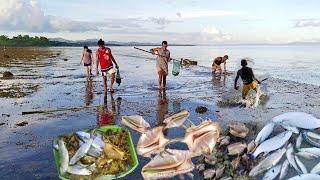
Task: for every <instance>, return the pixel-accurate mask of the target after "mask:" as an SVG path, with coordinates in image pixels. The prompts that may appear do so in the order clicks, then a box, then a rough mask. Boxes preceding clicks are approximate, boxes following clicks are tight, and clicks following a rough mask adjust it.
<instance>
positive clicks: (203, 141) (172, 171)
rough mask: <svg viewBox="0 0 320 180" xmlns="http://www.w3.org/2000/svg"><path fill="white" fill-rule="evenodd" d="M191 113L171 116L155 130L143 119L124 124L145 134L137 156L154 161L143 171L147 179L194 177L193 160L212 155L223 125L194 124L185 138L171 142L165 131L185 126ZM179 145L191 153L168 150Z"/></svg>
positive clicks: (125, 119) (133, 118)
mask: <svg viewBox="0 0 320 180" xmlns="http://www.w3.org/2000/svg"><path fill="white" fill-rule="evenodd" d="M188 117H189V112H188V111H186V110H182V111H180V112H178V113H176V114H173V115H170V116H168V117H167V118H166V119H165V120H164V121H163V122H164V124H165V125H164V126H157V127H154V128H151V127H150V125H149V123H147V122H146V121H145V120H144V119H143V118H142V117H141V116H123V117H122V124H124V125H126V126H128V127H130V128H132V129H133V130H136V131H138V132H140V133H141V136H140V139H139V141H138V143H137V153H138V154H139V155H141V156H143V157H149V158H151V160H150V162H149V163H148V164H146V165H145V166H144V167H143V168H142V172H141V173H142V176H143V177H144V178H145V179H163V178H170V177H174V176H176V175H182V174H188V175H190V176H192V174H190V172H191V171H192V170H193V169H194V168H195V165H194V164H193V163H192V161H191V158H193V157H196V156H200V155H203V154H210V153H211V152H212V151H213V149H214V147H215V145H216V142H217V140H218V138H219V136H220V131H221V128H220V124H219V123H217V122H213V121H212V120H205V121H202V122H201V123H200V124H199V125H194V124H191V125H190V126H189V127H185V128H186V133H185V136H184V138H179V139H178V138H177V139H167V138H166V137H165V136H164V134H163V130H164V129H168V128H173V127H180V126H184V125H183V124H184V122H185V121H186V120H187V118H188ZM175 142H183V143H185V144H186V145H187V146H188V149H189V150H177V149H168V148H166V146H167V145H168V144H171V143H175Z"/></svg>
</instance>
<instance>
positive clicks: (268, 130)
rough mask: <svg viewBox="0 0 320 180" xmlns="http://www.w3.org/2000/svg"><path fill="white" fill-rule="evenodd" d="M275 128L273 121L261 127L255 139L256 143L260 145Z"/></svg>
mask: <svg viewBox="0 0 320 180" xmlns="http://www.w3.org/2000/svg"><path fill="white" fill-rule="evenodd" d="M273 128H274V123H272V122H271V123H268V124H267V125H265V126H264V127H263V128H262V129H261V131H260V132H259V133H258V135H257V137H256V139H255V140H254V142H255V143H256V145H259V144H260V143H261V142H263V141H264V140H266V139H267V138H268V137H269V136H270V134H271V133H272V131H273Z"/></svg>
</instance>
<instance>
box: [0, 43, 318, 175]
mask: <svg viewBox="0 0 320 180" xmlns="http://www.w3.org/2000/svg"><path fill="white" fill-rule="evenodd" d="M51 50H52V51H61V54H60V55H59V56H57V57H52V58H50V57H49V58H39V61H37V63H38V64H39V66H33V65H32V62H33V61H25V60H24V61H22V62H23V66H22V67H18V66H15V65H10V64H6V65H5V66H4V65H3V66H1V67H0V71H1V72H3V71H7V70H9V71H11V72H12V73H13V74H14V75H15V76H14V78H13V79H1V80H0V83H1V88H3V87H4V88H10V86H11V85H18V86H19V87H20V88H21V91H22V92H28V93H26V95H25V96H22V97H15V96H12V97H5V96H2V97H0V99H1V102H2V103H1V104H0V123H4V124H3V125H1V126H0V130H1V136H0V157H1V160H2V161H1V162H0V174H1V175H2V177H3V179H31V178H32V179H34V178H37V179H57V171H56V167H55V163H54V159H53V153H52V140H53V139H54V138H55V137H57V136H58V135H61V134H68V133H70V132H74V131H78V130H82V129H85V128H95V127H98V126H100V125H102V124H108V123H114V124H119V122H120V119H121V116H123V115H133V114H138V115H142V116H143V117H144V118H145V119H146V120H147V121H148V122H149V123H150V124H151V125H152V126H154V125H157V124H159V123H161V122H162V120H163V118H164V116H165V115H166V114H168V113H172V112H176V111H179V110H180V109H187V110H189V111H190V112H191V116H190V120H191V121H192V122H193V123H195V124H198V123H199V122H200V118H211V119H214V120H217V121H219V122H220V123H221V124H222V125H223V126H224V125H225V124H226V123H228V122H230V121H234V120H236V121H242V122H246V123H250V124H251V125H253V126H256V125H257V128H255V129H261V127H262V126H263V125H264V124H266V123H267V122H269V121H270V119H271V118H272V117H274V116H276V115H278V114H280V113H282V112H288V111H304V112H308V113H312V114H314V115H316V116H317V117H320V111H319V108H320V107H319V106H320V101H319V98H320V90H319V87H318V86H314V85H307V84H300V83H295V82H293V81H285V80H279V79H274V78H269V79H268V81H265V83H264V84H262V89H264V90H265V91H267V94H268V101H266V102H265V103H264V104H263V105H261V106H258V107H257V108H255V109H250V108H243V107H239V106H236V107H223V108H222V107H219V106H217V105H216V104H217V101H219V100H220V99H221V98H222V99H225V98H226V97H233V96H235V94H236V93H238V94H236V95H239V92H237V91H235V90H233V89H232V87H233V78H234V75H233V74H232V75H228V76H222V77H221V78H214V77H212V74H211V71H210V69H209V68H206V67H199V66H196V67H192V66H190V67H188V68H183V69H182V71H181V74H180V75H179V76H177V77H174V76H172V75H170V76H169V77H168V89H167V90H166V92H165V93H161V92H159V91H158V90H157V84H156V82H157V76H156V73H155V71H154V70H155V61H154V60H151V59H149V58H141V57H128V56H123V55H121V54H124V52H123V51H122V49H121V48H118V49H117V48H114V50H113V53H114V55H115V57H116V59H117V60H118V63H119V66H120V71H121V75H122V77H123V80H122V82H123V83H122V84H121V85H120V86H119V87H118V86H117V85H115V89H116V93H114V95H110V94H109V93H108V94H107V96H106V97H104V95H103V93H102V90H103V87H102V83H101V77H94V78H93V80H92V81H86V79H85V71H84V68H83V66H82V65H81V66H79V62H80V59H79V56H80V54H81V48H51ZM64 59H68V60H67V61H65V60H64ZM30 63H31V64H30ZM170 66H171V65H170ZM170 69H171V68H170ZM24 85H28V87H29V86H32V87H33V86H36V87H37V88H36V89H35V90H34V91H30V92H29V90H28V88H25V87H24ZM0 95H1V94H0ZM104 99H105V100H104ZM98 106H100V107H98ZM198 106H205V107H207V108H208V111H207V112H205V113H203V114H199V113H196V112H195V109H196V108H197V107H198ZM75 107H80V108H79V109H73V110H66V111H56V112H50V113H44V114H30V115H22V112H25V111H36V110H55V109H64V108H65V109H70V108H75ZM22 121H27V122H28V124H27V125H25V126H21V127H20V126H17V125H16V123H19V122H22ZM131 132H132V135H133V141H134V143H135V144H136V143H137V141H138V138H139V134H138V133H136V132H133V131H131ZM183 133H184V131H183V129H179V128H175V129H172V130H169V131H168V132H166V134H167V136H169V137H179V136H182V135H183ZM252 134H254V133H253V132H252ZM170 147H175V148H179V149H185V148H186V147H185V145H183V144H175V145H173V146H170ZM139 162H140V165H139V167H138V168H137V169H136V170H135V171H134V172H133V173H132V174H131V175H130V179H132V178H135V179H138V178H141V175H140V171H141V168H142V166H143V165H144V164H145V163H146V162H148V159H147V158H141V157H139ZM194 174H195V178H200V177H199V175H198V174H197V173H195V171H194ZM127 179H129V177H128V178H127Z"/></svg>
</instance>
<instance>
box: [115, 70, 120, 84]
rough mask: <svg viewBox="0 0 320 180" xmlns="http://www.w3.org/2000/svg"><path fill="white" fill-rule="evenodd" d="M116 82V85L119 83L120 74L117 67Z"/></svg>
mask: <svg viewBox="0 0 320 180" xmlns="http://www.w3.org/2000/svg"><path fill="white" fill-rule="evenodd" d="M116 83H117V84H118V86H120V84H121V76H120V71H119V69H117V76H116Z"/></svg>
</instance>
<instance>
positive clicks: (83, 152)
mask: <svg viewBox="0 0 320 180" xmlns="http://www.w3.org/2000/svg"><path fill="white" fill-rule="evenodd" d="M92 142H93V139H89V140H88V141H87V142H86V143H84V144H83V145H82V146H80V148H79V149H78V151H77V152H76V153H75V154H74V155H73V157H72V158H71V160H70V162H69V164H70V165H73V164H75V163H76V162H77V161H79V159H81V158H82V157H83V156H84V155H86V154H87V152H88V151H89V149H90V146H91V144H92Z"/></svg>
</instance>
